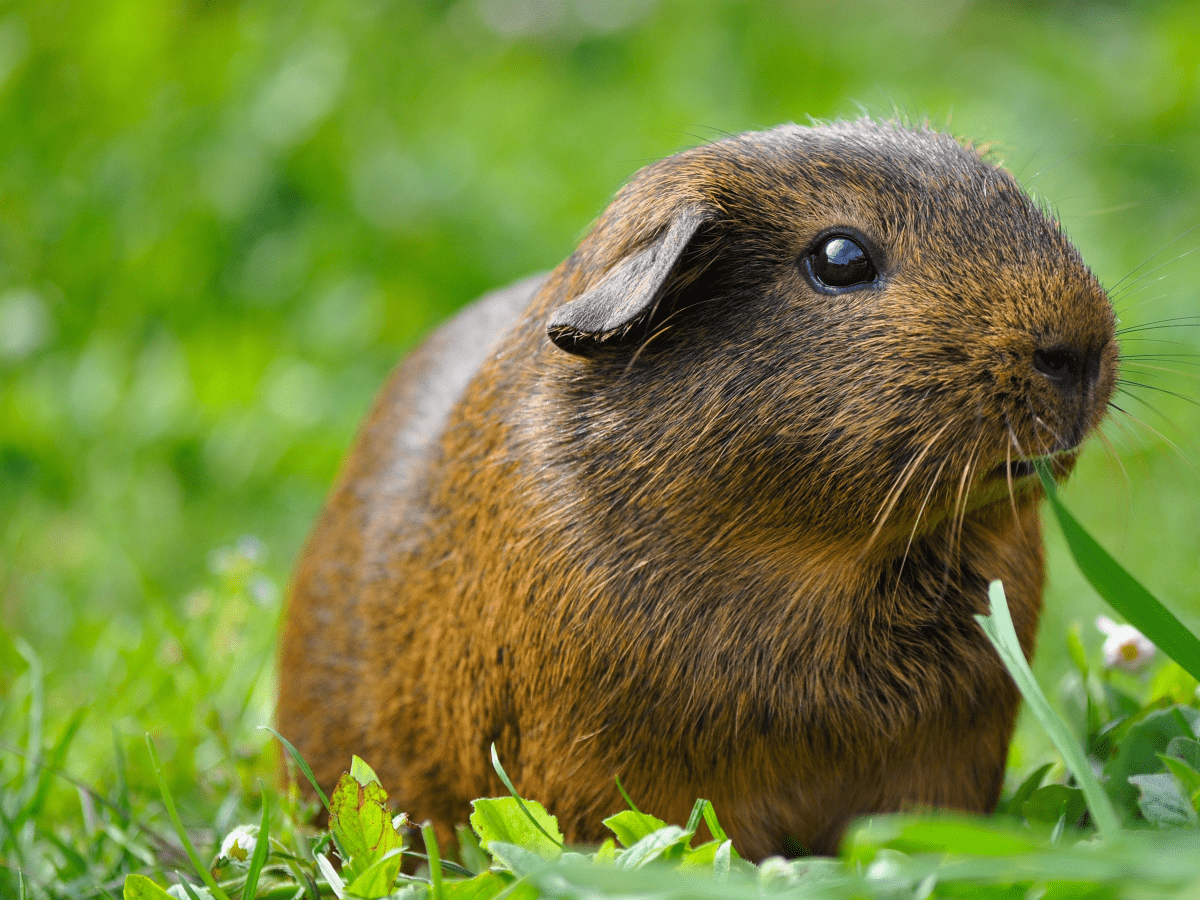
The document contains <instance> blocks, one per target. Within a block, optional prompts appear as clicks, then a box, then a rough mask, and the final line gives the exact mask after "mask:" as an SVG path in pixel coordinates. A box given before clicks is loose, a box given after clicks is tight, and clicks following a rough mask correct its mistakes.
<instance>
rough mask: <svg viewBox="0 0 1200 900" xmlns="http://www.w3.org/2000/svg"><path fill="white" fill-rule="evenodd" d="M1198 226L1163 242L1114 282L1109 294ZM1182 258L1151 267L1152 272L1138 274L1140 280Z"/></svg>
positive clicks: (1197, 225)
mask: <svg viewBox="0 0 1200 900" xmlns="http://www.w3.org/2000/svg"><path fill="white" fill-rule="evenodd" d="M1197 228H1200V224H1196V225H1193V226H1192V227H1191V228H1189V229H1188V230H1187V231H1185V232H1183V234H1181V235H1179V236H1178V237H1176V238H1174V239H1172V240H1170V241H1168V242H1167V243H1165V244H1163V245H1162V246H1161V247H1159V248H1158V249H1157V250H1156V251H1154V253H1152V254H1151V255H1150V256H1147V257H1146V258H1145V259H1144V260H1143V261H1142V262H1141V263H1139V264H1138V265H1137V266H1135V267H1134V268H1132V269H1130V270H1129V272H1128V274H1126V275H1125V277H1124V278H1122V279H1121V280H1120V281H1118V282H1117V283H1116V284H1114V285H1113V286H1112V287H1111V288H1109V291H1108V295H1109V296H1110V297H1111V296H1112V295H1113V293H1114V292H1115V291H1116V290H1117V289H1118V288H1119V287H1120V286H1121V285H1122V284H1124V283H1125V282H1126V281H1127V280H1128V279H1129V277H1130V276H1131V275H1133V274H1134V273H1135V272H1137V270H1138V269H1140V268H1142V266H1145V265H1147V264H1148V263H1151V262H1153V261H1154V259H1155V257H1157V256H1158V255H1159V254H1160V253H1164V252H1166V251H1167V250H1168V249H1169V248H1170V247H1172V246H1173V245H1175V244H1178V243H1179V242H1180V241H1182V240H1183V239H1184V238H1185V237H1187V236H1188V235H1189V234H1191V233H1192V232H1193V231H1195V230H1196V229H1197ZM1192 252H1193V251H1192V250H1189V251H1187V253H1192ZM1186 255H1187V254H1186V253H1185V254H1183V256H1186ZM1181 258H1182V256H1179V257H1176V258H1175V259H1174V260H1170V261H1168V262H1165V263H1163V264H1162V265H1160V266H1157V267H1156V268H1154V269H1151V270H1150V272H1146V273H1144V274H1143V275H1140V276H1138V277H1139V280H1140V279H1141V278H1144V277H1145V276H1146V275H1149V274H1152V273H1153V272H1157V271H1158V270H1159V269H1160V268H1162V266H1169V265H1170V264H1171V263H1172V262H1175V261H1176V260H1178V259H1181ZM1134 283H1135V284H1136V283H1137V282H1134Z"/></svg>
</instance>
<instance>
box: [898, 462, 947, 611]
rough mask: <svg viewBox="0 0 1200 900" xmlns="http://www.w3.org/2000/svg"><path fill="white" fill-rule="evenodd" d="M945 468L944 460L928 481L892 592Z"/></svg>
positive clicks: (902, 573)
mask: <svg viewBox="0 0 1200 900" xmlns="http://www.w3.org/2000/svg"><path fill="white" fill-rule="evenodd" d="M945 467H946V460H944V459H943V460H942V461H941V463H940V464H939V465H938V467H937V471H935V472H934V473H933V478H931V479H930V481H929V490H927V491H926V492H925V499H924V500H922V501H921V506H920V508H919V509H918V510H917V517H916V518H915V519H913V527H912V531H910V532H909V533H908V543H907V544H905V545H904V556H902V557H901V558H900V568H899V569H897V570H896V584H895V587H893V588H892V590H896V589H897V588H899V587H900V578H901V576H903V575H904V566H905V564H906V563H907V562H908V551H909V550H911V549H912V545H913V540H914V539H915V538H916V536H917V529H918V528H919V527H920V526H921V517H922V516H923V515H925V507H926V506H927V505H928V504H929V498H930V497H932V496H933V491H934V489H935V488H936V487H937V486H938V479H939V478H940V477H941V476H942V469H944V468H945Z"/></svg>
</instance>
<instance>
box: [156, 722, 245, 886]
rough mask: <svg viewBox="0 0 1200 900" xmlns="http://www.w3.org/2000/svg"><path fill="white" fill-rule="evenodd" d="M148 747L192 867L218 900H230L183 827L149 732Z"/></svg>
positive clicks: (169, 812) (174, 823) (161, 791)
mask: <svg viewBox="0 0 1200 900" xmlns="http://www.w3.org/2000/svg"><path fill="white" fill-rule="evenodd" d="M146 749H148V750H149V751H150V764H151V765H152V766H154V774H155V776H156V777H157V778H158V790H159V792H160V793H161V794H162V798H163V803H164V804H165V805H166V807H167V815H168V816H170V817H171V824H172V825H174V826H175V833H176V834H178V835H179V841H180V843H182V844H183V849H184V852H185V853H187V855H188V859H190V860H191V861H192V867H193V868H195V870H196V874H198V875H199V876H200V880H201V881H203V882H204V885H205V887H207V888H208V889H209V891H211V892H212V895H213V897H215V898H216V900H229V896H228V895H227V894H226V893H225V892H224V891H223V890H221V886H220V885H219V884H217V882H216V879H214V878H213V877H212V873H211V872H209V871H208V867H207V866H205V865H204V863H202V862H201V861H200V856H199V854H198V853H196V848H195V847H194V846H192V840H191V838H189V837H188V834H187V830H186V829H185V828H184V827H183V821H182V820H181V819H180V818H179V812H178V811H177V810H176V809H175V801H174V800H173V799H172V798H171V789H170V788H169V787H167V779H166V777H165V776H164V775H163V771H162V764H161V763H160V762H159V761H158V752H157V751H156V750H155V749H154V741H153V740H151V738H150V734H149V733H148V732H147V734H146ZM181 883H183V882H181Z"/></svg>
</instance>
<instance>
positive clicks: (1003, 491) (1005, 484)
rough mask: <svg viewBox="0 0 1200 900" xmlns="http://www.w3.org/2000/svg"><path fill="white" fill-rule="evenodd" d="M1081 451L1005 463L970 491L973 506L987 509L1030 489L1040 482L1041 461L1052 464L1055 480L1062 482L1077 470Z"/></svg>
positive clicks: (1076, 448)
mask: <svg viewBox="0 0 1200 900" xmlns="http://www.w3.org/2000/svg"><path fill="white" fill-rule="evenodd" d="M1078 456H1079V448H1078V447H1072V448H1071V449H1069V450H1058V451H1056V452H1054V453H1047V454H1045V455H1044V456H1028V457H1014V458H1013V459H1009V460H1005V461H1004V462H1002V463H1000V465H998V466H996V467H995V468H994V469H992V470H991V471H990V472H988V473H987V474H986V475H984V476H983V477H982V478H981V479H980V480H979V482H978V483H977V484H976V485H975V488H974V489H973V490H972V491H971V499H970V505H971V506H972V507H976V508H978V507H980V506H986V505H988V504H990V503H995V502H996V501H998V500H1003V499H1006V498H1008V497H1009V495H1010V494H1011V495H1012V496H1014V497H1015V496H1016V495H1018V494H1020V493H1022V492H1024V491H1027V490H1029V489H1030V488H1032V487H1033V486H1034V485H1036V484H1038V483H1039V479H1038V474H1037V469H1036V468H1035V463H1036V462H1037V461H1039V460H1042V461H1045V462H1048V463H1049V464H1050V471H1051V472H1052V473H1053V475H1054V480H1055V481H1062V480H1063V479H1064V478H1066V477H1067V476H1068V475H1069V474H1070V473H1071V470H1072V469H1074V468H1075V460H1076V459H1077V458H1078Z"/></svg>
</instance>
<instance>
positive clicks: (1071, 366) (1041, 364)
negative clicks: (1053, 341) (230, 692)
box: [1033, 347, 1082, 389]
mask: <svg viewBox="0 0 1200 900" xmlns="http://www.w3.org/2000/svg"><path fill="white" fill-rule="evenodd" d="M1033 367H1034V368H1035V369H1037V370H1038V371H1039V372H1041V373H1042V374H1043V375H1045V376H1046V377H1047V378H1049V379H1050V380H1051V381H1052V382H1054V383H1055V384H1057V385H1059V387H1060V388H1063V389H1069V388H1071V387H1074V383H1075V382H1076V381H1077V380H1078V378H1079V372H1080V370H1081V369H1082V366H1081V365H1080V358H1079V353H1078V352H1076V351H1075V350H1071V349H1069V348H1067V347H1051V348H1048V349H1039V350H1035V351H1034V353H1033Z"/></svg>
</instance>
